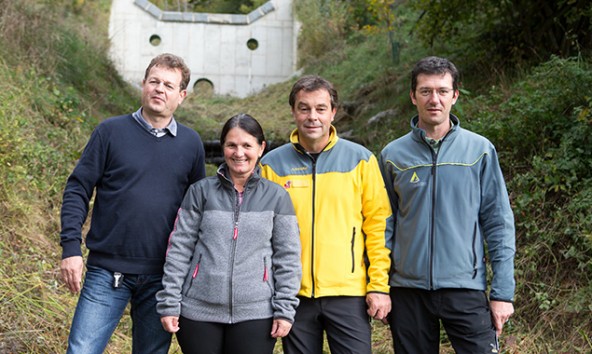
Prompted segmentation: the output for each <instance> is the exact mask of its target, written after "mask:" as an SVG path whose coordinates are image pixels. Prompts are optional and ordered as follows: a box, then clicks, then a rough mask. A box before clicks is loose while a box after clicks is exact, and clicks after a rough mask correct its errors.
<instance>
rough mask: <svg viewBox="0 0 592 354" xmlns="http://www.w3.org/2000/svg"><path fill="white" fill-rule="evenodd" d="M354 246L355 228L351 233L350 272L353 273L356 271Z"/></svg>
mask: <svg viewBox="0 0 592 354" xmlns="http://www.w3.org/2000/svg"><path fill="white" fill-rule="evenodd" d="M355 244H356V227H355V226H354V229H353V231H352V237H351V272H352V273H353V272H354V271H355V270H356V254H355V252H354V246H355Z"/></svg>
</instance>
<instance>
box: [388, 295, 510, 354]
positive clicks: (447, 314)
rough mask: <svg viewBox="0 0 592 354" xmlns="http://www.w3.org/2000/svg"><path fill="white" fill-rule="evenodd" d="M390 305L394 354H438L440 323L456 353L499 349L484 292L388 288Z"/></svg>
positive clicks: (478, 352) (485, 351)
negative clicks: (389, 289) (389, 290)
mask: <svg viewBox="0 0 592 354" xmlns="http://www.w3.org/2000/svg"><path fill="white" fill-rule="evenodd" d="M391 302H392V312H391V316H390V321H389V322H390V326H391V333H392V335H393V344H394V349H395V353H397V354H405V353H409V354H416V353H422V354H438V352H439V346H440V321H441V322H442V325H443V326H444V329H445V330H446V334H447V335H448V339H449V340H450V343H451V344H452V347H453V348H454V350H455V352H456V353H458V354H461V353H467V354H480V353H489V354H490V353H497V352H498V350H499V348H498V342H497V336H496V333H495V328H494V327H493V322H492V320H491V312H490V309H489V301H488V300H487V296H486V294H485V292H483V291H479V290H469V289H440V290H433V291H429V290H420V289H410V288H391Z"/></svg>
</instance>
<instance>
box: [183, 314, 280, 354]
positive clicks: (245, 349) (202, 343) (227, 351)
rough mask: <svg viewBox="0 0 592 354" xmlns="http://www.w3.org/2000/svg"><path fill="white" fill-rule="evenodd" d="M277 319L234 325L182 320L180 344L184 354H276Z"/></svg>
mask: <svg viewBox="0 0 592 354" xmlns="http://www.w3.org/2000/svg"><path fill="white" fill-rule="evenodd" d="M272 323H273V319H271V318H268V319H263V320H253V321H245V322H239V323H233V324H226V323H214V322H200V321H192V320H189V319H187V318H185V317H183V316H181V317H180V318H179V332H177V341H178V342H179V346H180V347H181V350H182V351H183V353H184V354H266V353H268V354H272V353H273V348H274V347H275V342H276V339H275V338H273V337H272V336H271V325H272Z"/></svg>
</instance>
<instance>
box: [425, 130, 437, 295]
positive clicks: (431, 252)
mask: <svg viewBox="0 0 592 354" xmlns="http://www.w3.org/2000/svg"><path fill="white" fill-rule="evenodd" d="M426 145H428V147H429V148H430V150H431V152H432V213H431V220H430V223H431V224H430V248H429V250H428V253H429V256H430V257H429V259H430V269H429V272H430V277H429V279H428V288H429V289H430V290H433V287H434V243H435V238H436V235H435V234H436V216H435V214H436V164H437V162H438V154H437V153H436V152H435V151H434V149H433V148H432V147H431V146H430V145H429V144H428V143H427V142H426Z"/></svg>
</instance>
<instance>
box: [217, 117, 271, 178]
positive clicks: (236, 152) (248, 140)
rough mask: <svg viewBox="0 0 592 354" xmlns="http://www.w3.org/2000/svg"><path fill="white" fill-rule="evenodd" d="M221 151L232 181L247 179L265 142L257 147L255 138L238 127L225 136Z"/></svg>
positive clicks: (263, 148) (261, 152)
mask: <svg viewBox="0 0 592 354" xmlns="http://www.w3.org/2000/svg"><path fill="white" fill-rule="evenodd" d="M223 149H224V161H226V164H227V165H228V170H229V171H230V177H231V178H232V179H233V181H234V179H236V178H246V177H249V176H250V175H251V174H252V173H253V170H254V169H255V166H256V165H257V161H258V160H259V158H260V157H261V155H262V154H263V151H264V150H265V142H263V143H262V144H261V145H259V143H258V142H257V138H255V137H254V136H253V135H251V134H249V133H247V132H246V131H245V130H243V129H241V128H239V127H234V128H232V129H230V130H229V131H228V133H227V134H226V139H225V142H224V146H223Z"/></svg>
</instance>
